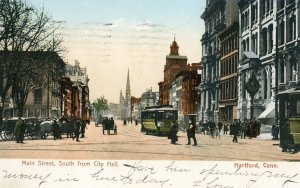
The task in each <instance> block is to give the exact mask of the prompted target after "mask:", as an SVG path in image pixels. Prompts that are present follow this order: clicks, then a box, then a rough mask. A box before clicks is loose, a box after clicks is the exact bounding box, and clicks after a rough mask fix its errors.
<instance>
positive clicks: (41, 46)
mask: <svg viewBox="0 0 300 188" xmlns="http://www.w3.org/2000/svg"><path fill="white" fill-rule="evenodd" d="M0 7H1V8H0V50H1V57H0V96H1V99H5V97H6V95H7V93H8V91H9V89H11V88H12V89H13V93H14V94H13V96H14V98H15V100H16V101H17V103H19V102H21V103H24V101H25V102H26V99H27V96H24V95H26V94H27V95H28V91H30V90H33V89H34V88H36V86H38V87H40V86H41V85H43V84H44V82H43V83H41V78H44V77H47V78H49V77H50V76H51V77H55V74H53V72H54V71H52V70H51V68H53V66H52V65H51V63H50V62H48V63H46V64H44V65H41V64H39V66H37V63H36V62H34V61H26V62H25V61H24V60H29V59H30V53H26V52H32V51H48V52H49V51H52V52H57V53H61V52H63V51H65V49H64V48H62V47H61V43H62V38H58V37H56V36H55V35H54V32H55V31H56V30H57V27H53V22H51V17H49V16H48V15H46V14H45V12H44V10H43V9H42V10H38V9H37V8H35V7H33V6H31V5H29V4H27V3H26V1H25V0H0ZM30 62H34V63H30ZM44 63H45V62H44ZM49 64H50V65H49ZM38 69H39V73H41V74H42V77H41V74H37V72H38V71H37V70H38ZM49 74H50V75H49ZM45 75H48V76H45ZM42 80H43V79H42ZM48 81H49V79H48ZM26 82H29V83H26ZM35 84H36V85H35ZM28 86H29V88H30V89H28ZM18 101H19V102H18ZM1 103H2V104H1V105H0V121H1V120H2V116H3V106H4V100H1ZM24 104H25V103H24ZM18 107H22V105H18ZM23 107H24V105H23ZM19 110H20V111H23V110H22V109H19ZM19 115H22V114H19Z"/></svg>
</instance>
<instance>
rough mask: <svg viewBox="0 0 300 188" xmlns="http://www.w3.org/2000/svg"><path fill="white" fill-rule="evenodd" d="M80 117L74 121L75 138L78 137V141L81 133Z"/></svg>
mask: <svg viewBox="0 0 300 188" xmlns="http://www.w3.org/2000/svg"><path fill="white" fill-rule="evenodd" d="M80 124H81V123H80V118H77V119H76V120H75V122H74V133H75V135H74V137H73V140H74V139H75V138H76V141H77V142H80V141H79V133H80Z"/></svg>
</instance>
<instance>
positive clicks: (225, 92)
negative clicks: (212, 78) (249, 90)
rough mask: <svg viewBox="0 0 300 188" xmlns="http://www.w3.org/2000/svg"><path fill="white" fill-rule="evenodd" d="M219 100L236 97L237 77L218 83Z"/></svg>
mask: <svg viewBox="0 0 300 188" xmlns="http://www.w3.org/2000/svg"><path fill="white" fill-rule="evenodd" d="M220 92H221V93H220V100H233V99H237V79H236V78H232V79H228V80H225V81H222V82H221V84H220Z"/></svg>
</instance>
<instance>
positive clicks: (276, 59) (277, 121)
mask: <svg viewBox="0 0 300 188" xmlns="http://www.w3.org/2000/svg"><path fill="white" fill-rule="evenodd" d="M275 40H276V41H275V42H276V44H275V45H276V51H275V62H274V63H275V65H274V66H275V120H274V121H275V122H274V123H275V126H279V123H280V119H279V118H278V96H277V94H278V20H277V19H276V39H275Z"/></svg>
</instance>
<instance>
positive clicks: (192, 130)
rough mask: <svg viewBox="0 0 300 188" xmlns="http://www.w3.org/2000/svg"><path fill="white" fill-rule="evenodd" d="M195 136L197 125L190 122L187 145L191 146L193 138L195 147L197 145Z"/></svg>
mask: <svg viewBox="0 0 300 188" xmlns="http://www.w3.org/2000/svg"><path fill="white" fill-rule="evenodd" d="M195 134H196V125H195V124H194V123H193V122H192V121H191V120H190V122H189V128H188V130H187V136H188V143H187V145H190V144H191V138H192V139H193V140H194V145H193V146H196V145H197V140H196V137H195Z"/></svg>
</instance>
